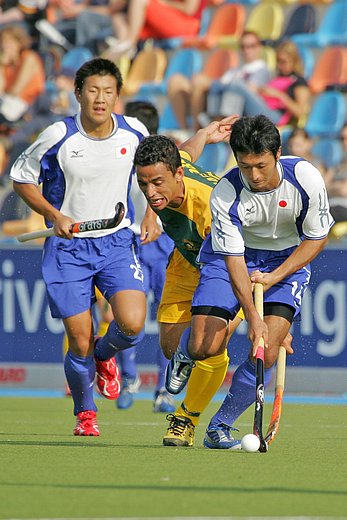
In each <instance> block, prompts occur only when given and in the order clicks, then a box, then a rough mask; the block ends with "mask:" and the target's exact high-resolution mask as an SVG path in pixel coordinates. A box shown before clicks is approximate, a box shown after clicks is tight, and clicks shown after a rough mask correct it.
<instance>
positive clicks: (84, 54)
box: [60, 47, 93, 71]
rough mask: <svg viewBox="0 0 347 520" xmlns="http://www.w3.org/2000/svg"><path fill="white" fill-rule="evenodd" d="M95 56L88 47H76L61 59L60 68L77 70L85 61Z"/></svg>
mask: <svg viewBox="0 0 347 520" xmlns="http://www.w3.org/2000/svg"><path fill="white" fill-rule="evenodd" d="M92 58H93V54H92V52H91V51H90V50H89V49H87V47H74V48H73V49H71V50H69V51H67V52H66V53H65V54H64V56H63V57H62V59H61V63H60V68H67V69H73V70H74V71H77V70H78V69H79V68H80V67H81V66H82V65H83V63H85V62H86V61H89V60H91V59H92Z"/></svg>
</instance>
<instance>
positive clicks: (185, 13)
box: [108, 0, 207, 54]
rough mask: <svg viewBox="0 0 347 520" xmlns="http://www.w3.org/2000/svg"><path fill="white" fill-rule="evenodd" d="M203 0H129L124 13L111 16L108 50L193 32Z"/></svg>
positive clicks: (196, 32)
mask: <svg viewBox="0 0 347 520" xmlns="http://www.w3.org/2000/svg"><path fill="white" fill-rule="evenodd" d="M206 3H207V0H178V1H177V0H129V1H128V9H127V13H126V15H125V16H124V14H121V13H118V14H115V15H114V16H113V26H114V32H115V34H116V36H117V39H114V40H113V41H110V40H108V41H109V42H110V44H111V45H110V52H115V53H119V54H121V53H124V52H128V51H132V50H133V49H134V48H136V46H137V44H138V41H139V40H146V39H148V38H153V39H165V38H173V37H176V36H194V35H196V34H198V32H199V29H200V22H201V15H202V12H203V9H204V7H205V6H206Z"/></svg>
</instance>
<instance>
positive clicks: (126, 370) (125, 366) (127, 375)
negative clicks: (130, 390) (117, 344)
mask: <svg viewBox="0 0 347 520" xmlns="http://www.w3.org/2000/svg"><path fill="white" fill-rule="evenodd" d="M118 361H119V364H120V366H121V376H122V379H128V380H129V379H130V380H132V381H134V380H135V379H136V376H137V370H136V348H135V347H131V348H127V349H126V350H121V351H120V352H117V362H118Z"/></svg>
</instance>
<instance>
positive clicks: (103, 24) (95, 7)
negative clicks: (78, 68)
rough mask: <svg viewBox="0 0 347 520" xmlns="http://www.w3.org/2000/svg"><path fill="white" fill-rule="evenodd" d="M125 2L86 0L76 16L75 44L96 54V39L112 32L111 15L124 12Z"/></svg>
mask: <svg viewBox="0 0 347 520" xmlns="http://www.w3.org/2000/svg"><path fill="white" fill-rule="evenodd" d="M127 4H128V2H127V1H126V0H89V1H88V0H86V3H85V5H84V7H83V9H82V10H81V12H80V13H79V14H78V16H77V18H76V38H75V44H76V45H77V46H78V47H88V48H89V49H90V50H91V51H92V52H93V53H95V54H97V53H98V52H99V49H98V41H99V40H104V37H107V36H110V35H112V34H113V24H112V17H113V16H114V15H115V14H116V13H123V14H124V13H126V10H127ZM119 23H120V24H121V19H120V22H119ZM120 26H121V25H120Z"/></svg>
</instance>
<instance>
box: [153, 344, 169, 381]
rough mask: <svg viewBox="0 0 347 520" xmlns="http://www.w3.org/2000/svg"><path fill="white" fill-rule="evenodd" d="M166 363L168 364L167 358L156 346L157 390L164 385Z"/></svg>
mask: <svg viewBox="0 0 347 520" xmlns="http://www.w3.org/2000/svg"><path fill="white" fill-rule="evenodd" d="M167 364H168V360H167V359H166V357H165V356H164V354H163V351H162V350H161V348H158V353H157V365H158V380H157V386H156V391H159V390H160V389H161V388H164V387H165V372H166V367H167Z"/></svg>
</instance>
